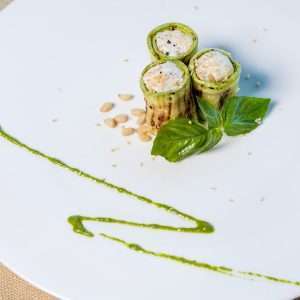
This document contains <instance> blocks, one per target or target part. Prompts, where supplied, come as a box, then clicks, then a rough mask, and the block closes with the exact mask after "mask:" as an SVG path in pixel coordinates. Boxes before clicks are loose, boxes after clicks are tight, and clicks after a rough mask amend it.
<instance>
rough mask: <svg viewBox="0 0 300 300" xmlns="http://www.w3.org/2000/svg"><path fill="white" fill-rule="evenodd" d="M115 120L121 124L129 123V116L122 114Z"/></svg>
mask: <svg viewBox="0 0 300 300" xmlns="http://www.w3.org/2000/svg"><path fill="white" fill-rule="evenodd" d="M114 120H115V121H116V122H117V123H118V124H120V123H126V122H127V121H128V115H126V114H120V115H117V116H115V117H114Z"/></svg>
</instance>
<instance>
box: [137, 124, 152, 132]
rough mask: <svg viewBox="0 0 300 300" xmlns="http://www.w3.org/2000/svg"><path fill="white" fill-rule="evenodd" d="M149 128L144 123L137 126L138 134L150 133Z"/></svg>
mask: <svg viewBox="0 0 300 300" xmlns="http://www.w3.org/2000/svg"><path fill="white" fill-rule="evenodd" d="M150 130H151V129H150V128H149V126H148V125H146V124H142V125H141V126H140V127H139V128H138V133H139V134H148V133H150Z"/></svg>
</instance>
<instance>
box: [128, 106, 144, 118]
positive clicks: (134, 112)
mask: <svg viewBox="0 0 300 300" xmlns="http://www.w3.org/2000/svg"><path fill="white" fill-rule="evenodd" d="M130 112H131V114H132V115H133V116H135V117H139V116H140V115H143V114H145V111H144V110H143V109H142V108H133V109H132V110H131V111H130Z"/></svg>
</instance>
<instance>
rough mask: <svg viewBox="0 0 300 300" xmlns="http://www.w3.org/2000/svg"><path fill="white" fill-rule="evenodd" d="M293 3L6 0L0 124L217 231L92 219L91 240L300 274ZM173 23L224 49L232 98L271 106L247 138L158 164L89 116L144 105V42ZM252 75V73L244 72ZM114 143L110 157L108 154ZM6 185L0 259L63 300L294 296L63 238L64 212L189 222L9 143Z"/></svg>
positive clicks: (1, 177) (1, 153) (0, 151)
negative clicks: (128, 96) (235, 79)
mask: <svg viewBox="0 0 300 300" xmlns="http://www.w3.org/2000/svg"><path fill="white" fill-rule="evenodd" d="M297 3H298V2H297V1H292V0H290V1H258V0H256V1H254V0H252V1H234V0H227V1H196V0H194V1H192V0H185V1H161V0H160V1H159V0H152V1H138V0H137V1H124V0H123V1H122V0H118V1H117V0H110V1H97V0H85V1H84V0H63V1H62V0H52V1H41V0H28V1H15V2H14V3H13V4H12V5H10V6H9V7H8V8H7V9H6V10H4V11H3V12H1V14H0V124H1V126H2V127H3V128H4V129H5V130H7V131H8V132H10V133H11V134H13V135H15V136H17V137H18V138H19V139H21V140H22V141H24V142H26V143H28V144H30V145H32V146H34V147H35V148H38V149H40V150H42V151H44V152H46V153H49V154H52V155H54V156H57V157H59V158H61V159H62V160H65V161H67V162H69V163H71V164H73V165H75V166H78V167H80V168H82V169H84V170H86V171H88V172H89V173H92V174H95V175H97V176H99V177H106V178H107V180H109V181H112V182H114V183H116V184H120V185H122V186H125V187H127V188H129V189H131V190H133V191H136V192H139V193H142V194H144V195H147V196H150V197H152V198H153V199H156V200H158V201H161V202H165V203H168V204H170V205H174V206H176V207H177V208H178V209H181V210H183V211H185V212H187V213H190V214H192V215H195V216H198V217H199V218H202V219H205V220H208V221H210V222H211V223H212V224H213V225H214V226H215V228H216V232H215V233H214V234H211V235H193V234H179V233H170V232H156V231H151V230H142V229H134V228H128V227H124V226H116V225H102V224H100V225H89V228H92V229H93V230H95V231H96V232H97V231H103V232H106V233H108V234H112V235H116V236H119V237H121V238H124V239H126V240H128V241H133V242H136V243H139V244H141V245H143V246H145V247H146V248H150V249H152V250H156V251H164V252H170V253H173V254H175V255H182V256H185V257H190V258H193V259H197V260H200V261H205V262H208V263H211V264H219V265H226V266H229V267H233V268H236V269H239V270H246V271H256V272H261V273H266V274H269V275H273V276H278V277H284V278H288V279H291V280H300V272H299V252H300V242H299V226H300V202H299V200H300V199H299V198H300V197H299V195H300V192H299V175H300V164H299V162H300V161H299V150H300V144H299V129H300V128H299V122H298V116H299V109H300V104H299V103H300V102H299V93H298V88H299V78H300V72H299V70H300V60H299V38H298V30H299V25H300V24H299V17H298V9H299V7H298V4H297ZM195 6H197V7H195ZM168 21H178V22H183V23H186V24H188V25H190V26H191V27H192V28H194V29H195V30H196V32H198V33H199V39H200V47H222V48H224V49H226V50H229V51H231V52H232V54H233V55H234V57H235V58H236V59H238V60H239V61H240V62H241V64H242V67H243V75H242V79H241V92H240V93H241V94H243V95H253V96H261V97H271V98H272V99H273V104H274V105H273V106H272V109H271V112H270V114H269V115H268V117H267V119H266V121H265V122H264V124H263V126H261V127H260V128H259V129H257V130H256V131H255V132H253V133H252V134H249V135H248V136H245V137H241V138H234V139H227V140H226V141H225V142H223V144H222V145H221V146H219V147H218V148H217V149H215V150H214V151H211V152H209V153H207V154H203V155H201V156H198V157H193V158H190V159H187V160H185V161H184V162H182V163H178V164H170V163H167V162H166V161H164V160H163V159H156V160H155V161H153V160H152V159H151V156H150V154H149V152H150V148H151V144H141V143H140V142H139V141H138V140H137V139H136V138H135V137H133V138H130V140H131V141H132V144H131V145H128V144H127V142H126V140H125V139H124V138H122V137H121V135H120V130H119V129H115V130H112V129H108V128H105V127H104V126H101V127H97V126H96V124H97V123H103V116H101V115H100V113H99V112H98V107H99V105H100V104H101V103H102V102H104V101H107V100H114V101H117V108H116V110H115V111H114V112H113V113H115V112H118V111H120V112H127V111H129V108H130V107H136V106H140V107H142V106H143V99H142V94H141V92H140V90H139V87H138V80H139V75H140V72H141V70H142V68H143V67H144V66H145V65H146V64H147V63H148V62H149V57H148V53H147V49H146V43H145V38H146V34H147V33H148V32H149V31H150V30H151V29H152V28H153V27H154V26H156V25H158V24H161V23H164V22H168ZM124 59H128V60H129V61H128V62H124V61H123V60H124ZM247 73H250V74H251V78H250V80H245V79H244V76H245V75H246V74H247ZM256 81H259V82H260V83H261V86H260V87H259V88H256V87H255V83H256ZM120 92H130V93H134V94H135V95H136V97H135V100H134V102H132V103H130V104H127V103H121V102H120V101H118V100H116V98H117V97H116V95H117V94H118V93H120ZM53 119H57V121H56V122H53ZM115 147H118V148H120V150H119V151H116V152H111V149H112V148H115ZM141 162H143V164H144V166H143V167H141V166H140V163H141ZM112 164H116V165H117V167H112ZM0 182H1V183H0V260H1V261H2V262H3V263H5V264H7V265H8V266H9V267H11V268H12V269H13V270H14V271H16V272H17V273H18V274H20V275H21V276H23V277H25V278H26V279H28V280H30V281H32V282H34V283H35V284H37V285H38V286H40V287H42V288H44V289H46V290H48V291H50V292H52V293H55V294H56V295H58V296H60V297H62V298H63V299H72V300H77V299H78V300H79V299H80V300H81V299H84V300H94V299H106V300H119V299H131V300H139V299H143V300H150V299H151V300H153V299H173V300H177V299H205V300H215V299H220V297H222V299H243V300H248V299H249V300H250V299H251V300H253V299H255V300H269V299H270V300H273V299H274V300H284V299H286V300H289V299H292V298H293V297H296V296H299V295H300V288H299V287H298V288H297V287H292V286H287V285H281V284H275V283H271V282H264V281H259V280H258V281H249V280H242V279H235V278H230V277H225V276H223V275H219V274H216V273H212V272H208V271H205V270H200V269H194V268H192V267H189V266H183V265H179V264H176V263H173V262H170V261H164V260H161V259H158V258H153V257H148V256H145V255H142V254H138V253H135V252H131V251H129V250H128V249H125V248H122V247H121V246H119V245H118V244H115V243H113V242H111V241H108V240H104V239H103V238H101V237H95V238H94V239H88V238H85V237H81V236H79V235H76V234H74V233H72V231H71V228H70V226H69V225H68V224H67V222H66V219H67V217H68V216H69V215H72V214H83V215H90V216H112V217H118V218H125V219H129V220H137V221H144V222H156V223H163V224H164V223H166V224H172V225H176V226H178V225H181V224H185V223H184V222H183V221H181V220H178V219H177V218H175V217H173V216H169V215H165V214H164V213H163V212H159V211H157V210H155V209H153V208H151V207H150V208H149V207H147V206H146V205H143V204H142V203H139V202H137V201H135V200H132V199H130V198H127V197H125V196H121V195H119V194H117V193H115V192H113V191H110V190H108V189H106V188H105V187H102V186H98V185H95V184H93V183H91V182H88V181H86V180H84V179H82V178H79V177H77V176H75V175H72V174H70V173H68V172H67V171H64V170H62V169H59V168H58V167H55V166H53V165H51V164H49V163H48V162H47V161H43V160H41V159H39V158H37V157H34V156H32V155H30V154H28V153H26V152H24V151H23V150H21V149H18V148H17V147H15V146H13V145H11V144H9V143H7V142H6V141H5V140H3V139H0ZM262 198H264V201H261V200H262Z"/></svg>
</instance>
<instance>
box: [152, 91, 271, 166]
mask: <svg viewBox="0 0 300 300" xmlns="http://www.w3.org/2000/svg"><path fill="white" fill-rule="evenodd" d="M270 101H271V100H270V99H266V98H254V97H245V96H241V97H237V96H236V97H231V98H230V99H228V100H227V101H226V103H225V105H224V107H223V109H222V110H221V111H218V110H216V109H215V108H214V107H213V106H212V105H210V104H209V103H208V102H206V101H202V100H201V99H199V98H198V99H197V102H198V105H199V108H200V111H201V114H202V116H203V117H204V119H205V124H201V123H199V122H196V121H192V120H189V119H186V118H178V119H175V120H171V121H169V122H168V123H167V124H166V125H164V126H163V127H162V128H161V129H160V131H159V132H158V134H157V136H156V138H155V140H154V143H153V147H152V151H151V154H152V155H160V156H162V157H164V158H165V159H167V160H168V161H170V162H177V161H180V160H183V159H184V158H186V157H188V156H191V155H193V154H199V153H202V152H206V151H208V150H210V149H212V148H213V147H214V146H215V145H217V144H218V143H219V142H220V141H221V139H222V136H223V131H224V132H225V133H226V134H227V135H229V136H236V135H240V134H245V133H249V132H250V131H252V130H254V129H255V128H256V127H257V126H259V125H260V124H261V122H262V120H263V118H264V117H265V115H266V113H267V111H268V107H269V104H270Z"/></svg>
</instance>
